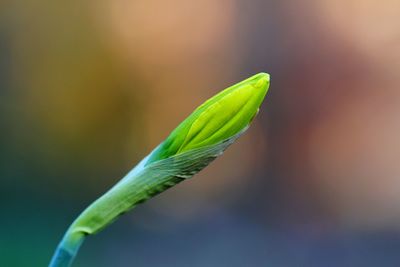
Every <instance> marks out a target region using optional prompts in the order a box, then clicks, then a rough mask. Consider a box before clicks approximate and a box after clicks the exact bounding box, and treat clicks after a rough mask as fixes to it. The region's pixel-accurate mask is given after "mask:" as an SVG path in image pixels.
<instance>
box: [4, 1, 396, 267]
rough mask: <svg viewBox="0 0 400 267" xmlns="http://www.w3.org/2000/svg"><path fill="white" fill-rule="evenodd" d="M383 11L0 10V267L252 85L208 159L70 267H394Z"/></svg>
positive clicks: (294, 4)
mask: <svg viewBox="0 0 400 267" xmlns="http://www.w3.org/2000/svg"><path fill="white" fill-rule="evenodd" d="M399 10H400V2H399V1H394V0H385V1H380V2H379V1H371V0H350V1H344V0H329V1H317V0H303V1H287V0H285V1H262V0H253V1H244V0H222V1H212V0H205V1H183V0H174V1H154V0H148V1H122V0H114V1H110V0H102V1H76V0H72V1H65V2H54V1H49V0H45V1H39V2H37V1H32V0H25V1H19V0H17V1H9V2H7V1H6V3H1V4H0V129H1V131H0V179H1V180H0V200H1V201H0V208H1V215H0V216H1V217H0V266H4V267H19V266H47V264H48V262H49V260H50V257H51V255H52V253H53V252H54V249H55V247H56V245H57V243H58V241H59V240H60V239H61V237H62V235H63V233H64V231H65V230H66V229H67V227H68V226H69V224H70V223H71V222H72V221H73V219H74V218H75V217H76V216H77V215H78V214H79V213H80V212H81V211H82V210H83V209H84V208H85V207H86V206H87V205H88V204H90V203H91V202H92V201H93V200H95V199H96V198H97V197H98V196H100V195H101V194H102V193H104V192H105V191H106V190H107V189H108V188H109V187H110V186H111V185H113V184H114V183H115V182H116V181H118V180H119V179H120V178H121V177H123V176H124V174H126V173H127V172H128V171H129V170H130V169H131V168H132V167H133V166H134V165H135V164H136V163H137V162H138V161H139V160H140V159H141V158H143V157H144V156H146V155H147V154H148V153H149V152H150V151H151V150H152V148H154V147H155V146H156V145H157V144H158V143H160V142H161V141H162V140H163V139H164V138H165V137H166V136H167V135H168V133H169V132H170V131H171V130H172V129H173V128H174V127H175V126H176V125H177V124H178V123H179V122H180V121H181V120H183V119H184V118H185V117H186V116H187V115H188V114H189V113H190V112H191V111H192V110H193V109H194V108H195V107H197V106H198V105H199V104H201V103H202V102H203V101H204V100H206V99H207V98H208V97H210V96H212V95H213V94H215V93H217V92H218V91H219V90H222V89H224V88H225V87H227V86H229V85H231V84H233V83H235V82H238V81H240V80H242V79H245V78H247V77H248V76H251V75H252V74H255V73H257V72H261V71H265V72H268V73H270V74H271V88H270V91H269V93H268V95H267V98H266V101H265V102H264V104H263V106H262V109H261V112H260V114H259V116H258V117H257V119H256V121H255V123H254V124H253V126H252V127H251V128H250V130H249V131H248V132H247V134H246V135H245V136H244V137H242V138H241V139H240V140H239V141H238V142H237V143H236V144H235V145H234V146H232V147H231V148H230V149H229V150H228V151H227V152H226V153H225V155H224V156H223V157H221V158H220V159H218V160H217V161H216V162H215V163H213V164H212V165H211V166H210V167H209V168H207V169H206V170H204V171H203V172H202V173H201V174H199V175H197V176H196V177H194V178H193V179H191V180H190V181H186V182H184V183H182V184H179V185H178V186H176V187H174V188H172V189H170V190H168V191H167V192H165V193H163V194H162V195H159V196H157V197H155V198H154V199H152V200H150V201H148V202H146V203H145V204H143V205H141V206H139V207H138V208H136V209H135V210H133V211H132V212H131V213H128V214H127V215H126V216H124V217H122V218H121V219H120V220H118V221H117V222H116V223H114V224H113V225H111V226H110V227H109V228H107V229H106V230H105V231H103V232H101V233H100V234H98V235H96V236H94V237H90V238H88V239H87V241H86V242H85V244H84V245H83V247H82V249H81V250H80V253H79V255H78V257H77V259H76V262H75V264H74V266H77V267H79V266H81V267H83V266H85V267H86V266H97V267H106V266H113V267H123V266H137V267H139V266H143V267H148V266H152V267H153V266H154V267H157V266H158V267H164V266H171V267H172V266H174V267H179V266H182V267H183V266H199V267H203V266H218V267H220V266H230V267H241V266H270V267H285V266H288V267H292V266H307V267H309V266H324V267H329V266H335V267H336V266H341V267H342V266H349V267H354V266H363V267H369V266H371V267H372V266H373V267H376V266H383V267H387V266H400V253H399V251H400V165H399V159H400V140H399V136H400V90H399V87H400V76H399V73H400V27H399V26H400V25H399Z"/></svg>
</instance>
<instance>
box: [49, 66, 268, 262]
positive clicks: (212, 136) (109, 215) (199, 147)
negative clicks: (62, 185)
mask: <svg viewBox="0 0 400 267" xmlns="http://www.w3.org/2000/svg"><path fill="white" fill-rule="evenodd" d="M268 87H269V75H268V74H266V73H259V74H257V75H254V76H252V77H250V78H248V79H246V80H244V81H242V82H240V83H238V84H235V85H233V86H231V87H229V88H227V89H225V90H224V91H222V92H220V93H219V94H217V95H216V96H214V97H212V98H211V99H209V100H208V101H206V102H205V103H204V104H203V105H201V106H200V107H198V108H197V109H196V110H195V111H194V112H193V113H192V114H191V115H190V116H189V117H187V118H186V119H185V120H184V121H183V122H182V123H181V124H180V125H179V126H178V127H177V128H176V129H175V130H174V131H172V133H171V134H170V135H169V136H168V138H167V139H166V140H165V141H164V142H162V143H161V144H160V145H159V146H158V147H157V148H156V149H155V150H154V151H153V152H152V153H150V155H149V156H147V157H146V158H144V159H143V160H142V161H141V162H140V163H139V164H138V165H137V166H136V167H135V168H134V169H133V170H132V171H131V172H129V173H128V174H127V175H126V176H125V177H124V178H123V179H122V180H121V181H119V182H118V183H117V184H116V185H115V186H114V187H112V188H111V189H110V190H109V191H108V192H106V193H105V194H104V195H103V196H101V197H100V198H99V199H97V200H96V201H95V202H93V203H92V204H91V205H90V206H89V207H88V208H86V209H85V210H84V211H83V212H82V213H81V215H79V217H78V218H77V219H76V220H75V221H74V222H73V223H72V225H71V226H70V228H69V229H68V231H67V232H66V234H65V235H64V238H63V240H62V241H61V242H60V244H59V246H58V248H57V250H56V253H55V254H54V256H53V259H52V261H51V263H50V267H60V266H69V265H70V264H71V262H72V260H73V259H74V257H75V255H76V253H77V251H78V249H79V247H80V245H81V244H82V242H83V240H84V238H85V237H86V236H87V235H91V234H95V233H97V232H99V231H100V230H101V229H103V228H104V227H106V226H107V225H109V224H110V223H112V222H113V221H114V220H116V219H117V218H118V216H120V215H122V214H124V213H125V212H127V211H128V210H130V209H132V208H133V207H135V206H136V205H137V204H139V203H142V202H144V201H145V200H147V199H149V198H151V197H152V196H154V195H156V194H158V193H160V192H163V191H165V190H166V189H168V188H169V187H171V186H173V185H175V184H177V183H179V182H181V181H183V180H185V179H187V178H190V177H192V176H193V175H194V174H196V173H198V172H199V171H200V170H202V169H203V168H204V167H206V166H207V165H208V164H209V163H210V162H211V161H213V160H214V159H215V158H217V157H218V156H219V155H221V154H222V153H223V152H224V151H225V149H226V148H227V147H228V146H229V145H231V144H232V143H233V142H234V141H235V140H236V139H237V138H238V137H239V136H240V135H241V134H242V133H243V132H244V131H245V130H247V128H248V126H249V124H250V122H251V121H252V119H253V118H254V116H255V115H256V114H257V112H258V108H259V107H260V105H261V103H262V101H263V99H264V97H265V95H266V93H267V91H268Z"/></svg>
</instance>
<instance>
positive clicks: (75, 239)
mask: <svg viewBox="0 0 400 267" xmlns="http://www.w3.org/2000/svg"><path fill="white" fill-rule="evenodd" d="M85 237H86V235H85V234H84V233H82V232H70V231H67V233H66V234H65V235H64V237H63V239H62V240H61V242H60V244H58V246H57V249H56V251H55V252H54V255H53V258H52V259H51V262H50V265H49V267H69V266H71V264H72V262H73V261H74V259H75V256H76V254H77V252H78V250H79V248H80V246H81V245H82V243H83V241H84V240H85Z"/></svg>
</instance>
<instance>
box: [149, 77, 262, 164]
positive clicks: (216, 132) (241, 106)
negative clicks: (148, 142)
mask: <svg viewBox="0 0 400 267" xmlns="http://www.w3.org/2000/svg"><path fill="white" fill-rule="evenodd" d="M268 87H269V75H268V74H266V73H259V74H256V75H254V76H252V77H250V78H248V79H246V80H244V81H242V82H240V83H237V84H235V85H233V86H231V87H229V88H227V89H225V90H223V91H222V92H220V93H219V94H217V95H215V96H214V97H212V98H210V99H209V100H207V101H206V102H205V103H204V104H203V105H201V106H200V107H198V108H197V109H196V110H195V111H194V112H193V113H192V114H191V115H190V116H189V117H187V118H186V119H185V120H184V121H183V122H182V123H181V124H180V125H179V126H178V127H177V128H176V129H175V130H174V131H173V132H172V133H171V134H170V135H169V136H168V138H167V139H166V140H165V141H164V142H163V143H162V144H161V145H160V146H159V147H158V148H157V149H156V151H154V152H153V153H152V155H151V156H150V158H149V161H148V162H149V163H150V162H153V161H156V160H160V159H164V158H168V157H171V156H173V155H176V154H179V153H183V152H185V151H188V150H191V149H194V148H199V147H204V146H210V145H214V144H216V143H218V142H221V141H223V140H225V139H228V138H230V137H232V136H234V135H236V134H237V133H239V132H240V131H241V130H243V129H244V128H246V127H247V126H248V125H249V124H250V122H251V120H252V119H253V118H254V116H255V115H256V114H257V112H258V108H259V106H260V105H261V103H262V101H263V100H264V97H265V95H266V93H267V91H268Z"/></svg>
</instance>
